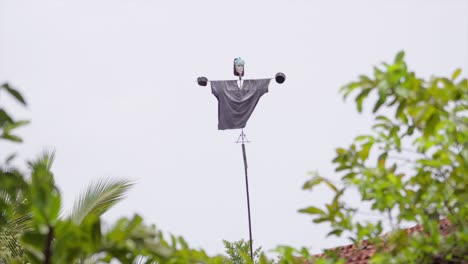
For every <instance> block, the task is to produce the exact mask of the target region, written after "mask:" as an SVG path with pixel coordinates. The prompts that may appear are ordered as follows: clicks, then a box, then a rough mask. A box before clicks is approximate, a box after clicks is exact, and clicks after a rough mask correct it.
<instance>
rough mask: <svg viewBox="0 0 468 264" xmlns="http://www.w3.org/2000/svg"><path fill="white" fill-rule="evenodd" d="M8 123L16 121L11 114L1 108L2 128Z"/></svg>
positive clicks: (0, 124)
mask: <svg viewBox="0 0 468 264" xmlns="http://www.w3.org/2000/svg"><path fill="white" fill-rule="evenodd" d="M7 123H14V122H13V119H12V118H11V117H10V115H9V114H8V113H7V112H6V111H5V110H3V109H1V108H0V128H3V127H4V126H5V125H6V124H7Z"/></svg>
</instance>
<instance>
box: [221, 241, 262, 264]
mask: <svg viewBox="0 0 468 264" xmlns="http://www.w3.org/2000/svg"><path fill="white" fill-rule="evenodd" d="M223 244H224V249H225V251H226V254H228V256H229V259H230V260H231V262H232V263H233V264H245V263H258V261H259V258H260V255H261V253H262V248H261V247H258V248H257V249H255V250H254V251H253V252H252V253H253V259H251V258H250V242H249V241H245V240H243V239H242V240H239V241H234V242H229V241H227V240H223Z"/></svg>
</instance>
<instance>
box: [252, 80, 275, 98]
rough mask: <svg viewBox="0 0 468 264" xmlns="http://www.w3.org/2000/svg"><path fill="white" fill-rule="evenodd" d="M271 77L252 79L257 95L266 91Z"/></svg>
mask: <svg viewBox="0 0 468 264" xmlns="http://www.w3.org/2000/svg"><path fill="white" fill-rule="evenodd" d="M270 80H271V79H259V80H252V81H253V82H254V87H255V88H256V90H257V93H258V94H259V95H263V94H265V93H268V86H269V85H270Z"/></svg>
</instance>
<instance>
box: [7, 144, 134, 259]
mask: <svg viewBox="0 0 468 264" xmlns="http://www.w3.org/2000/svg"><path fill="white" fill-rule="evenodd" d="M53 161H54V153H45V154H43V155H41V156H40V157H39V158H38V159H37V160H35V161H33V162H30V163H29V165H30V168H31V176H30V177H29V179H28V180H26V177H24V176H22V175H20V174H19V172H18V171H17V170H11V169H9V170H8V171H7V170H5V169H2V168H0V172H1V175H2V177H3V175H7V173H9V174H11V171H14V172H15V175H16V176H18V175H20V176H21V178H22V179H23V180H24V182H25V183H26V188H24V189H26V190H27V191H26V192H29V193H27V194H26V195H23V194H21V193H19V194H17V195H16V197H15V199H12V195H11V194H10V193H9V192H7V191H8V190H3V188H1V187H0V188H1V189H0V205H1V206H2V208H1V211H4V210H6V209H10V210H13V211H14V212H13V214H11V215H10V216H9V218H7V219H6V221H4V222H5V223H4V224H2V225H0V264H2V263H13V262H14V261H18V263H24V262H25V261H26V259H27V258H26V256H25V254H24V252H25V251H28V252H29V253H31V252H32V251H35V252H34V253H33V255H38V249H39V248H44V244H43V243H39V242H43V241H42V240H41V239H37V240H35V241H33V242H31V241H29V242H30V243H29V244H28V243H26V244H24V243H20V238H21V237H22V236H23V235H24V234H25V233H33V234H36V236H37V234H40V233H41V232H42V233H43V231H40V230H34V229H35V228H36V227H38V226H40V225H38V223H41V224H44V221H45V220H44V219H46V221H49V222H50V223H46V224H48V225H49V226H56V225H58V223H59V222H67V221H71V222H73V223H74V224H75V225H76V226H78V227H79V226H80V225H82V224H83V222H84V221H85V220H86V219H87V218H91V217H97V218H99V217H100V216H101V215H102V214H104V213H105V212H107V211H108V210H109V209H110V208H112V207H113V206H114V205H116V204H117V203H118V202H119V201H121V200H122V199H124V198H125V195H126V193H127V192H128V190H129V189H130V188H131V187H132V186H133V185H134V182H133V181H131V180H123V179H114V178H104V179H100V180H98V181H96V182H94V183H91V184H89V185H88V187H87V189H86V190H85V191H84V192H82V194H81V195H80V196H79V197H78V199H77V200H76V201H75V203H74V206H73V210H72V211H71V213H70V214H69V215H68V216H64V217H63V216H60V217H58V218H57V220H54V219H53V217H49V218H48V217H47V216H48V213H49V214H52V215H53V213H50V212H48V211H50V207H53V206H54V203H56V202H53V201H52V202H51V201H50V200H54V199H56V198H57V197H54V195H53V194H48V193H47V190H49V191H51V190H52V192H54V191H56V192H55V196H58V202H59V206H60V200H61V199H60V192H58V188H57V187H56V186H55V181H54V176H53V174H52V172H51V168H52V164H53ZM41 186H42V187H41ZM48 187H50V188H49V189H48ZM25 198H26V200H25ZM40 199H43V201H38V200H40ZM24 204H26V205H27V207H28V208H29V210H30V211H24V210H23V211H21V210H18V209H19V208H20V206H19V205H24ZM6 205H9V208H6ZM43 211H47V212H43ZM59 211H60V210H59ZM42 218H44V219H42ZM52 222H53V223H52ZM52 237H53V236H52ZM58 237H60V236H58ZM34 242H37V243H35V244H36V245H35V246H33V245H32V244H34ZM31 243H32V244H31ZM52 243H60V241H57V240H56V239H55V238H54V240H50V244H52ZM48 246H49V248H50V246H51V245H48ZM24 247H26V249H25V248H24ZM46 248H47V246H46ZM39 252H41V251H39ZM41 253H42V257H38V259H42V258H45V259H47V257H46V255H47V250H44V249H43V252H41ZM29 255H31V254H29Z"/></svg>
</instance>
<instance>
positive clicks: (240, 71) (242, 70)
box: [235, 63, 244, 76]
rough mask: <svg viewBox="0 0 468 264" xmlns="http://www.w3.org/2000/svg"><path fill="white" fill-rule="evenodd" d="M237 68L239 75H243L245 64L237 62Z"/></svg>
mask: <svg viewBox="0 0 468 264" xmlns="http://www.w3.org/2000/svg"><path fill="white" fill-rule="evenodd" d="M235 69H236V72H237V73H238V74H239V76H242V73H243V72H244V64H241V63H236V65H235Z"/></svg>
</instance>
